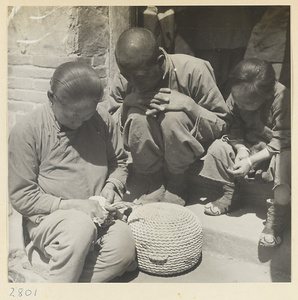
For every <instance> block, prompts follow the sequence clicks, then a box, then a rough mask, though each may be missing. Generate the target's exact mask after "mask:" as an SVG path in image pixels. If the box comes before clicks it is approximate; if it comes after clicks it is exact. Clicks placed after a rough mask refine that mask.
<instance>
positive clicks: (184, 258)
mask: <svg viewBox="0 0 298 300" xmlns="http://www.w3.org/2000/svg"><path fill="white" fill-rule="evenodd" d="M128 224H129V226H130V228H131V230H132V232H133V235H134V237H135V241H136V249H137V257H138V265H139V269H140V270H142V271H145V272H148V273H152V274H156V275H173V274H178V273H181V272H184V271H186V270H188V269H190V268H191V267H193V266H194V265H195V264H196V263H197V262H198V261H199V259H200V257H201V254H202V226H201V223H200V221H199V219H198V217H197V216H196V215H195V214H193V213H192V212H191V211H190V210H189V209H187V208H185V207H182V206H179V205H176V204H171V203H161V202H159V203H150V204H146V205H143V206H141V207H139V208H136V209H135V210H133V212H132V213H131V214H130V216H129V218H128Z"/></svg>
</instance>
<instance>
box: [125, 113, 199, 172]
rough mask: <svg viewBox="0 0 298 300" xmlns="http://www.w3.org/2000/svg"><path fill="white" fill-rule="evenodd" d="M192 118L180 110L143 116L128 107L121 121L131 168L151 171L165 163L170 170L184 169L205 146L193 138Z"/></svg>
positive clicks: (181, 170)
mask: <svg viewBox="0 0 298 300" xmlns="http://www.w3.org/2000/svg"><path fill="white" fill-rule="evenodd" d="M194 126H195V124H194V122H193V121H192V120H191V119H190V118H189V117H188V115H187V114H186V113H184V112H182V111H169V112H161V113H158V114H157V116H146V115H145V113H144V112H143V111H142V110H141V109H139V108H135V107H133V108H131V109H130V110H129V112H128V118H127V121H126V123H125V125H124V129H123V137H124V145H125V147H126V148H127V149H128V150H129V151H130V152H131V155H132V160H133V165H134V169H135V170H136V171H137V172H138V173H140V174H146V175H148V174H153V173H155V172H157V171H159V170H160V169H161V168H162V167H164V166H166V168H167V170H168V171H169V172H171V173H173V174H181V173H184V172H185V171H186V170H187V169H188V167H189V166H190V165H191V164H192V163H193V162H194V161H195V160H196V159H198V158H199V157H201V156H202V155H203V154H204V152H205V150H204V147H203V145H202V144H201V143H200V141H199V140H198V139H197V138H196V135H195V132H196V130H195V129H194Z"/></svg>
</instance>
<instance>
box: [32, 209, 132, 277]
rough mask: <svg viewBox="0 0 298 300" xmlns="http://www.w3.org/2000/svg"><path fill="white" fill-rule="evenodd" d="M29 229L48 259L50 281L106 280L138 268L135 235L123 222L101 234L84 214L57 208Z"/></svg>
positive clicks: (33, 241)
mask: <svg viewBox="0 0 298 300" xmlns="http://www.w3.org/2000/svg"><path fill="white" fill-rule="evenodd" d="M27 230H28V232H29V236H30V238H31V240H32V244H33V247H36V248H37V249H38V250H39V251H40V252H41V253H42V254H43V256H44V257H45V259H46V262H47V266H48V281H49V282H64V283H65V282H78V281H80V282H107V281H110V280H112V279H113V278H115V277H117V276H121V275H123V274H124V272H125V271H127V270H130V271H132V270H133V269H135V268H136V262H135V242H134V238H133V235H132V232H131V231H130V228H129V226H128V225H127V224H126V223H124V222H122V221H119V220H116V221H115V223H114V224H113V225H111V226H110V227H109V228H108V229H107V230H106V231H105V232H103V234H102V235H101V236H98V232H97V228H96V226H95V225H94V223H93V222H92V220H91V218H90V217H89V216H88V215H86V214H85V213H83V212H80V211H76V210H57V211H55V212H53V213H51V214H50V215H48V216H46V217H45V218H44V219H43V220H42V221H41V223H40V224H39V225H36V224H33V223H32V222H29V223H28V225H27ZM98 239H99V240H98ZM96 241H100V242H99V245H95V243H96Z"/></svg>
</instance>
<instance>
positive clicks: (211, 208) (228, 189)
mask: <svg viewBox="0 0 298 300" xmlns="http://www.w3.org/2000/svg"><path fill="white" fill-rule="evenodd" d="M222 188H223V196H222V197H221V198H219V199H217V200H216V201H214V202H210V203H207V204H206V205H205V206H204V213H205V214H206V215H210V216H219V215H222V214H226V213H228V212H231V211H233V210H236V209H237V208H239V207H240V195H239V191H238V188H237V185H236V184H235V183H229V184H224V185H223V187H222Z"/></svg>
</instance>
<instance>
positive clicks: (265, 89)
mask: <svg viewBox="0 0 298 300" xmlns="http://www.w3.org/2000/svg"><path fill="white" fill-rule="evenodd" d="M275 76H276V75H275V71H274V69H273V67H272V65H271V64H270V63H269V62H268V61H266V60H262V59H260V58H249V59H245V60H243V61H241V62H240V63H239V64H238V65H237V66H236V67H235V69H234V70H233V72H232V73H231V74H230V76H229V78H230V82H231V86H232V87H233V86H238V85H245V86H246V87H247V88H249V89H250V90H251V91H252V92H254V93H256V94H257V95H259V96H261V97H262V98H264V99H269V98H272V97H273V96H274V91H275V82H276V77H275Z"/></svg>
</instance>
